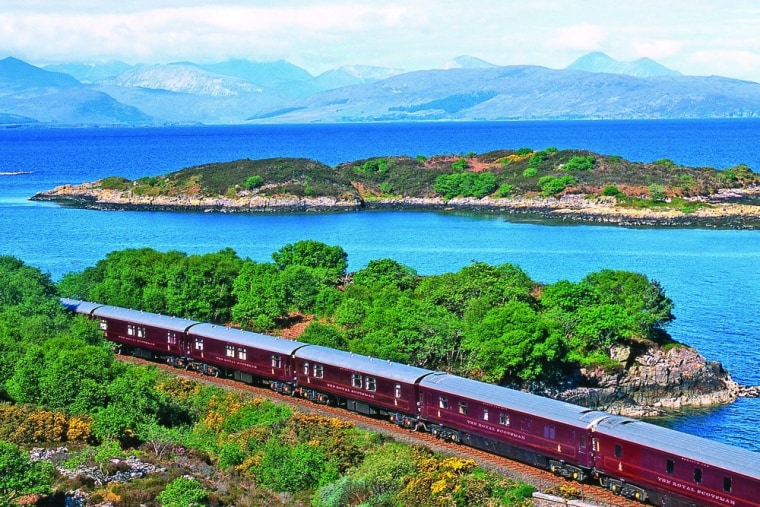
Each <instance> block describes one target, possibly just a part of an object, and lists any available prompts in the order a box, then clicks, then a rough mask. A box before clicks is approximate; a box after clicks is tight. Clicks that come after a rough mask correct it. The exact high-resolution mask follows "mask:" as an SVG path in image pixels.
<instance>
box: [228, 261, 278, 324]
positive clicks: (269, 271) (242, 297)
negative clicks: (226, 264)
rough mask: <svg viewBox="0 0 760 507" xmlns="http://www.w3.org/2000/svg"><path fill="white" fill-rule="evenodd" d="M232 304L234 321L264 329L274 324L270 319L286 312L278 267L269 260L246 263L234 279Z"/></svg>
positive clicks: (272, 319)
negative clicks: (233, 300) (268, 261)
mask: <svg viewBox="0 0 760 507" xmlns="http://www.w3.org/2000/svg"><path fill="white" fill-rule="evenodd" d="M233 294H234V295H235V297H236V298H237V303H236V304H235V306H233V307H232V318H233V319H235V321H236V322H239V323H241V324H245V325H248V326H251V327H254V328H256V329H258V330H261V331H265V330H267V329H271V328H272V327H273V326H274V319H276V318H278V317H281V316H283V315H285V313H286V312H287V309H288V306H287V299H286V294H285V287H284V286H283V283H282V280H281V279H280V270H279V269H277V266H276V265H274V264H271V263H259V262H252V261H250V262H246V263H245V264H244V265H243V268H242V269H241V270H240V275H239V276H238V277H237V278H236V279H235V283H234V288H233Z"/></svg>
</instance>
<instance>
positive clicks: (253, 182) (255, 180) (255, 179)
mask: <svg viewBox="0 0 760 507" xmlns="http://www.w3.org/2000/svg"><path fill="white" fill-rule="evenodd" d="M263 184H264V178H262V177H261V176H259V175H258V174H254V175H253V176H249V177H248V179H246V180H245V188H247V189H248V190H253V189H254V188H259V187H260V186H261V185H263Z"/></svg>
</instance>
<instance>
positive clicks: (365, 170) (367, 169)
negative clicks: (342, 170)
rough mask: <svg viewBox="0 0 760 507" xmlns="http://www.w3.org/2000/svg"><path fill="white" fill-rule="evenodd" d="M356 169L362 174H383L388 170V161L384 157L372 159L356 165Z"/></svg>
mask: <svg viewBox="0 0 760 507" xmlns="http://www.w3.org/2000/svg"><path fill="white" fill-rule="evenodd" d="M354 171H356V172H357V173H360V174H369V173H378V174H383V173H386V172H388V161H387V160H386V159H384V158H375V159H370V160H367V161H366V162H364V163H363V164H362V165H360V166H354Z"/></svg>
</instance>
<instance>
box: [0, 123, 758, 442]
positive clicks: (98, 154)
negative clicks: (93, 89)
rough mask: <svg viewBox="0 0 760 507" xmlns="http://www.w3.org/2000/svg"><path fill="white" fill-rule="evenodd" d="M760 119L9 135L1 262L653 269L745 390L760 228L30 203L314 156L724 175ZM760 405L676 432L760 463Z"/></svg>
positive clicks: (679, 319) (703, 342)
mask: <svg viewBox="0 0 760 507" xmlns="http://www.w3.org/2000/svg"><path fill="white" fill-rule="evenodd" d="M758 141H760V122H757V121H704V122H686V121H683V122H527V123H522V122H520V123H445V124H405V125H392V124H373V125H345V126H342V125H328V126H319V125H301V126H244V127H187V128H177V127H173V128H159V129H49V130H42V129H39V130H38V129H5V130H0V173H2V172H16V171H30V172H31V174H24V175H17V176H0V254H10V255H15V256H17V257H19V258H21V259H22V260H24V261H25V262H27V263H28V264H31V265H34V266H38V267H40V268H42V269H43V270H45V271H48V272H50V273H51V275H52V276H53V277H54V278H56V279H57V278H60V276H62V275H63V274H64V273H66V272H69V271H78V270H81V269H83V268H85V267H88V266H91V265H93V264H94V263H95V262H97V260H99V259H101V258H103V257H104V256H105V255H106V254H107V253H108V252H110V251H113V250H119V249H123V248H131V247H142V246H150V247H153V248H156V249H158V250H180V251H184V252H188V253H202V252H211V251H216V250H219V249H221V248H225V247H231V248H233V249H234V250H235V251H237V252H238V253H239V254H240V255H241V256H245V257H250V258H252V259H255V260H269V259H270V255H271V253H272V252H274V251H275V250H278V249H279V248H281V247H282V246H283V245H285V244H287V243H292V242H294V241H298V240H301V239H316V240H319V241H323V242H325V243H328V244H334V245H340V246H342V247H343V248H344V249H345V250H346V251H347V252H348V255H349V269H351V270H356V269H359V268H361V267H362V266H364V265H366V263H367V262H368V261H370V260H372V259H378V258H384V257H390V258H393V259H396V260H398V261H400V262H402V263H404V264H407V265H409V266H411V267H413V268H414V269H416V270H417V271H418V272H420V273H422V274H433V273H441V272H446V271H455V270H458V269H459V268H461V267H463V266H465V265H467V264H469V263H471V262H473V261H485V262H489V263H493V264H500V263H503V262H511V263H514V264H517V265H519V266H521V267H522V268H523V269H525V270H526V271H527V272H528V273H529V274H530V275H531V276H532V277H533V278H534V279H535V280H538V281H542V282H553V281H556V280H559V279H563V278H566V279H570V280H578V279H580V278H582V277H583V276H585V275H586V274H587V273H589V272H592V271H596V270H599V269H603V268H611V269H628V270H633V271H638V272H642V273H645V274H646V275H647V276H649V277H650V278H654V279H657V280H659V281H661V282H662V284H663V285H664V287H665V289H666V291H667V294H668V295H669V296H670V297H672V298H673V300H674V301H675V304H676V308H675V314H676V321H675V322H674V323H673V325H672V326H671V328H670V332H671V334H672V335H673V336H674V337H675V338H676V339H677V340H679V341H682V342H685V343H687V344H689V345H692V346H694V347H695V348H697V349H698V350H699V351H700V352H702V353H703V354H704V355H705V356H706V357H708V358H709V359H713V360H718V361H721V362H722V363H723V364H724V365H725V366H726V368H727V369H728V370H729V371H731V373H732V374H733V376H734V378H735V379H736V380H738V381H740V382H742V383H745V384H760V372H758V371H757V364H758V358H759V357H760V355H759V352H758V351H760V333H758V331H757V327H756V325H755V320H756V319H755V317H756V315H758V314H760V297H758V296H759V292H760V291H759V289H758V288H759V287H760V271H759V270H758V266H759V265H760V263H759V262H758V261H760V231H732V230H701V229H677V230H666V229H629V228H620V227H614V226H585V225H584V226H552V225H544V224H540V223H529V222H523V223H520V222H512V221H510V220H509V219H508V218H507V217H500V216H492V215H489V216H485V217H483V216H476V215H468V214H450V213H433V212H360V213H346V214H298V215H227V214H211V213H186V214H180V213H152V212H151V213H137V212H101V211H88V210H78V209H69V208H63V207H59V206H56V205H52V204H48V203H35V202H31V201H28V200H27V197H29V196H30V195H32V194H34V193H35V192H38V191H41V190H45V189H48V188H52V187H53V186H55V185H59V184H63V183H80V182H83V181H92V180H95V179H98V178H102V177H105V176H111V175H124V176H127V177H130V178H134V177H139V176H145V175H151V174H163V173H166V172H171V171H174V170H178V169H181V168H183V167H187V166H190V165H195V164H199V163H205V162H212V161H222V160H234V159H238V158H245V157H248V158H266V157H275V156H298V157H310V158H315V159H318V160H321V161H323V162H326V163H329V164H336V163H339V162H343V161H348V160H357V159H361V158H366V157H369V156H377V155H392V154H407V155H412V156H414V155H417V154H424V155H432V154H438V153H466V152H469V151H475V152H484V151H487V150H491V149H498V148H519V147H524V146H529V147H532V148H536V149H539V148H545V147H548V146H557V147H559V148H588V149H591V150H594V151H598V152H601V153H607V154H619V155H621V156H624V157H626V158H629V159H632V160H640V161H651V160H657V159H659V158H669V159H672V160H674V161H676V162H677V163H683V164H688V165H697V166H701V165H709V166H715V167H719V168H724V167H729V166H732V165H736V164H738V163H747V164H748V165H749V166H750V167H753V168H755V169H760V155H758V153H757V151H756V150H755V147H756V146H757V145H758ZM759 417H760V400H741V401H740V402H739V403H736V404H734V405H732V406H730V407H723V408H720V409H717V410H711V411H708V412H703V413H698V414H689V415H687V416H684V417H682V418H678V419H676V420H675V421H670V422H668V424H670V425H672V426H674V427H676V428H678V429H683V430H684V431H689V432H691V433H695V434H699V435H703V436H706V437H709V438H714V439H717V440H721V441H724V442H727V443H732V444H735V445H741V446H744V447H747V448H750V449H753V450H756V451H760V443H758V442H757V441H756V438H755V434H754V433H755V432H754V427H755V422H754V421H756V420H758V418H759Z"/></svg>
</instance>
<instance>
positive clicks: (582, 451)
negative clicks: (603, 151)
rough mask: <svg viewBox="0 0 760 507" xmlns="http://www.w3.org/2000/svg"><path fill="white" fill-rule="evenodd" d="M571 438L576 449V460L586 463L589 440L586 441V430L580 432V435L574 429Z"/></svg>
mask: <svg viewBox="0 0 760 507" xmlns="http://www.w3.org/2000/svg"><path fill="white" fill-rule="evenodd" d="M571 437H572V440H573V442H575V446H576V447H577V449H578V461H579V462H580V463H581V464H584V465H587V464H588V451H589V445H590V442H589V441H588V435H587V434H586V432H585V431H584V432H581V433H580V435H578V434H577V432H576V431H575V430H573V432H572V436H571Z"/></svg>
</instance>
